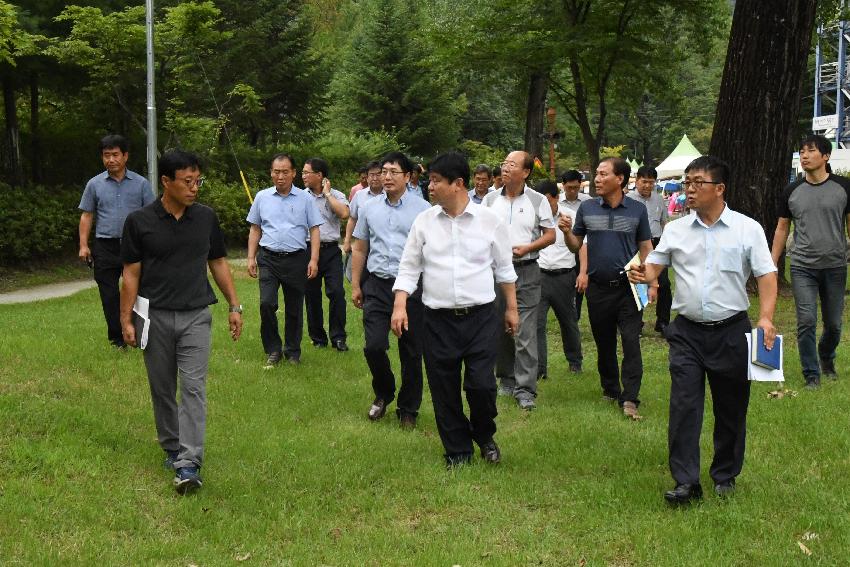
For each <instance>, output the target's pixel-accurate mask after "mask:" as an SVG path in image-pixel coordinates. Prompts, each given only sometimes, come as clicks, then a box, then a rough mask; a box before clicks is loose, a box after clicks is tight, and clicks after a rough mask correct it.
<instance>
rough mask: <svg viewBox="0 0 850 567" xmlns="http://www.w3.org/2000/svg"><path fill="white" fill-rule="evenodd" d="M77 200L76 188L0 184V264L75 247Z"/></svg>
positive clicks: (77, 191)
mask: <svg viewBox="0 0 850 567" xmlns="http://www.w3.org/2000/svg"><path fill="white" fill-rule="evenodd" d="M79 203H80V190H79V188H51V189H47V188H45V187H26V188H16V189H13V188H11V187H9V186H8V185H5V184H2V183H0V226H1V227H2V230H0V265H4V266H13V265H16V264H21V263H23V262H26V261H28V260H31V259H40V258H48V257H51V256H56V255H59V254H63V253H67V252H69V251H73V250H74V249H76V247H77V243H78V238H77V227H78V226H79V223H80V211H79V209H78V208H77V205H79Z"/></svg>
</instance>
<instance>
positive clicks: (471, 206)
mask: <svg viewBox="0 0 850 567" xmlns="http://www.w3.org/2000/svg"><path fill="white" fill-rule="evenodd" d="M478 210H479V209H478V205H477V204H476V203H475V202H474V201H473V200H472V197H470V198H469V201H467V202H466V207H464V209H463V211H461V213H460V214H459V215H458V216H456V217H454V218H460V217H462V216H463V215H466V214H468V215H470V216H473V217H474V216H476V215H477V214H478ZM440 214H441V215H445V216H447V217H449V215H448V213H446V210H445V209H444V208H443V207H440ZM449 218H452V217H449Z"/></svg>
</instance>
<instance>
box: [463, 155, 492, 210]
mask: <svg viewBox="0 0 850 567" xmlns="http://www.w3.org/2000/svg"><path fill="white" fill-rule="evenodd" d="M492 184H493V172H492V171H490V166H488V165H487V164H486V163H480V164H478V165H476V166H475V170H474V171H473V172H472V189H470V190H469V192H468V195H469V198H470V199H472V202H473V203H475V204H476V205H480V204H481V201H483V200H484V197H486V196H487V193H490V192H491V191H494V189H493V188H492V187H491V185H492Z"/></svg>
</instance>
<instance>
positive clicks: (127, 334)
mask: <svg viewBox="0 0 850 567" xmlns="http://www.w3.org/2000/svg"><path fill="white" fill-rule="evenodd" d="M121 334H122V335H124V343H125V344H128V345H130V346H131V347H134V346H136V327H135V325H133V321H132V320H130V321H129V322H128V321H124V322H122V323H121Z"/></svg>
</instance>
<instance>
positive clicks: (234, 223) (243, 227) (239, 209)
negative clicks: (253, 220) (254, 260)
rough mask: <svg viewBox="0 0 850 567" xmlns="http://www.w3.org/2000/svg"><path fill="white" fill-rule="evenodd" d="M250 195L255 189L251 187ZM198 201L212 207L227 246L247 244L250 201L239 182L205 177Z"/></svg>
mask: <svg viewBox="0 0 850 567" xmlns="http://www.w3.org/2000/svg"><path fill="white" fill-rule="evenodd" d="M251 193H252V196H253V195H254V194H256V189H252V191H251ZM198 202H200V203H203V204H205V205H208V206H210V207H212V208H213V209H214V210H215V212H216V214H217V215H218V222H219V224H221V230H222V232H223V233H224V238H225V240H226V241H227V246H228V247H245V246H246V245H247V244H248V221H246V220H245V217H247V216H248V210H249V209H250V208H251V203H250V202H249V201H248V195H247V194H246V193H245V188H244V187H242V185H241V184H239V185H237V184H234V183H225V182H224V181H222V180H221V179H216V178H214V177H213V178H209V177H208V178H207V182H206V183H205V184H204V186H203V187H202V188H201V192H200V194H199V196H198Z"/></svg>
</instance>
